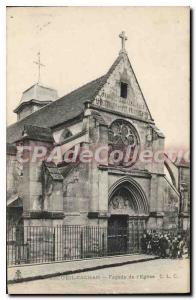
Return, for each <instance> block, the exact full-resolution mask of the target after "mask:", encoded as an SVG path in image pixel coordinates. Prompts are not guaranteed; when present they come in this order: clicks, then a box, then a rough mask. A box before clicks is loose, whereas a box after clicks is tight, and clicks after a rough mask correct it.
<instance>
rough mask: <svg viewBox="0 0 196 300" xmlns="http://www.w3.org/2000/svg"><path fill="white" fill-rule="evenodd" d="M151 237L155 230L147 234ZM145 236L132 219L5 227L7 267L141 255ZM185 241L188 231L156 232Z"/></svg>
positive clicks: (139, 223)
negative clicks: (101, 223)
mask: <svg viewBox="0 0 196 300" xmlns="http://www.w3.org/2000/svg"><path fill="white" fill-rule="evenodd" d="M150 232H151V234H154V232H155V230H151V231H150ZM144 233H146V230H145V223H144V222H143V220H132V221H130V222H129V224H128V226H127V227H111V226H109V227H108V228H101V227H93V226H76V225H72V226H68V225H63V226H56V227H49V226H22V225H20V226H15V225H8V226H7V264H8V266H12V265H18V264H34V263H45V262H53V261H54V262H55V261H64V260H67V261H70V260H77V259H85V258H95V257H103V256H111V255H120V254H131V253H140V252H142V251H143V250H142V247H141V241H142V239H141V238H142V237H143V234H144ZM156 233H157V234H159V235H161V234H169V235H170V237H171V238H173V237H175V236H178V235H179V234H180V235H181V237H183V238H186V239H187V238H188V236H189V235H188V231H179V230H178V229H172V230H163V229H162V230H156Z"/></svg>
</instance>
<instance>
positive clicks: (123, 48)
mask: <svg viewBox="0 0 196 300" xmlns="http://www.w3.org/2000/svg"><path fill="white" fill-rule="evenodd" d="M119 38H120V39H121V43H122V47H121V50H120V53H126V50H125V41H127V40H128V38H127V37H126V35H125V31H122V32H121V33H120V34H119Z"/></svg>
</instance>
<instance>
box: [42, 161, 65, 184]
mask: <svg viewBox="0 0 196 300" xmlns="http://www.w3.org/2000/svg"><path fill="white" fill-rule="evenodd" d="M44 165H45V168H46V169H47V170H48V172H49V174H50V176H51V177H52V179H53V180H57V181H62V180H63V176H62V175H61V172H60V171H59V169H58V167H56V165H55V164H54V163H52V162H51V163H47V162H44Z"/></svg>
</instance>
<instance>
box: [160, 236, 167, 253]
mask: <svg viewBox="0 0 196 300" xmlns="http://www.w3.org/2000/svg"><path fill="white" fill-rule="evenodd" d="M168 246H169V244H168V240H167V237H166V236H165V235H161V237H160V240H159V247H160V256H161V257H162V258H165V257H166V256H167V249H168Z"/></svg>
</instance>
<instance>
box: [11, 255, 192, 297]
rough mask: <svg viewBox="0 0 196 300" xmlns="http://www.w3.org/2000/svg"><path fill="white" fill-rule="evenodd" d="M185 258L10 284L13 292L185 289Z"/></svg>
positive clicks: (122, 291)
mask: <svg viewBox="0 0 196 300" xmlns="http://www.w3.org/2000/svg"><path fill="white" fill-rule="evenodd" d="M189 264H190V261H189V260H188V259H182V260H179V259H176V260H170V259H158V260H154V261H148V262H142V263H136V264H132V265H124V266H120V267H113V268H106V269H101V270H97V271H91V272H83V273H79V274H73V275H67V276H59V277H53V278H50V279H43V280H36V281H31V282H24V283H16V284H10V285H9V286H8V291H9V293H12V294H37V293H39V294H96V293H101V294H107V293H110V294H111V293H112V294H115V293H187V292H189Z"/></svg>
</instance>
